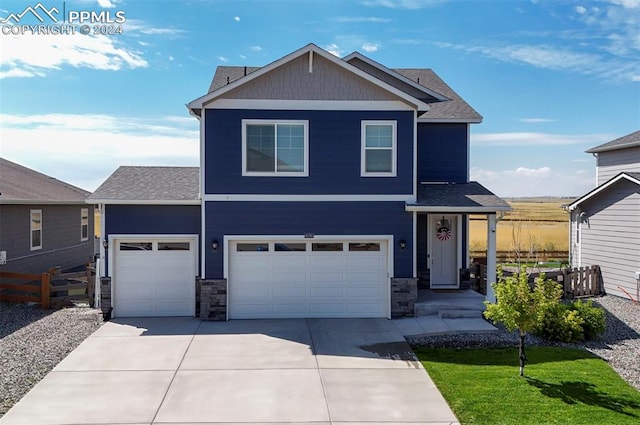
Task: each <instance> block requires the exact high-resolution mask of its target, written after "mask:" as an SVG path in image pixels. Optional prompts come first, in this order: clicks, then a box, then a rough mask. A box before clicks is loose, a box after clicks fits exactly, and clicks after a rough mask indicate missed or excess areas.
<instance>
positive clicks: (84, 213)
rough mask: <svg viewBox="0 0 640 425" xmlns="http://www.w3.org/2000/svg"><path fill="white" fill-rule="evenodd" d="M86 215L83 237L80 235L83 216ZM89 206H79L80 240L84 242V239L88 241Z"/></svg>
mask: <svg viewBox="0 0 640 425" xmlns="http://www.w3.org/2000/svg"><path fill="white" fill-rule="evenodd" d="M85 217H87V224H86V226H87V236H86V237H84V236H83V235H82V228H83V227H84V226H85V224H84V222H83V221H84V218H85ZM89 221H90V220H89V208H80V241H81V242H84V241H88V240H89Z"/></svg>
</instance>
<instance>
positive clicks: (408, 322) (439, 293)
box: [393, 289, 498, 336]
mask: <svg viewBox="0 0 640 425" xmlns="http://www.w3.org/2000/svg"><path fill="white" fill-rule="evenodd" d="M484 298H485V297H484V295H482V294H479V293H477V292H475V291H473V290H471V289H466V290H435V291H434V290H430V289H422V290H419V291H418V299H417V301H416V303H415V305H414V317H404V318H400V319H395V320H394V321H393V322H394V323H395V325H396V327H397V328H398V329H399V330H400V332H401V333H402V334H403V335H404V336H431V335H454V334H463V333H493V332H498V329H497V328H495V327H494V326H493V325H491V324H490V323H489V322H487V321H486V320H485V319H484V318H483V316H482V313H483V312H484V309H485V305H484Z"/></svg>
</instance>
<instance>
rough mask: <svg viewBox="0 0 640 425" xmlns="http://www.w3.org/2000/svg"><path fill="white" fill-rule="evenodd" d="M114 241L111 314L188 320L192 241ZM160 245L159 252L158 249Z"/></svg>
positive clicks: (191, 308) (193, 261)
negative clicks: (184, 318) (175, 317)
mask: <svg viewBox="0 0 640 425" xmlns="http://www.w3.org/2000/svg"><path fill="white" fill-rule="evenodd" d="M161 240H162V241H163V242H164V244H159V242H158V241H159V239H155V240H149V239H145V240H144V245H145V250H142V249H140V250H135V249H133V247H136V246H141V245H142V244H143V243H141V242H140V240H133V239H131V240H128V239H118V240H117V241H116V252H115V256H114V286H113V288H114V289H113V290H114V313H115V316H118V317H128V316H131V317H135V316H192V315H193V312H194V309H195V265H196V259H195V258H196V257H195V255H196V254H195V246H196V244H195V241H194V240H180V241H171V242H167V240H168V239H167V238H164V239H161ZM159 245H160V250H158V246H159Z"/></svg>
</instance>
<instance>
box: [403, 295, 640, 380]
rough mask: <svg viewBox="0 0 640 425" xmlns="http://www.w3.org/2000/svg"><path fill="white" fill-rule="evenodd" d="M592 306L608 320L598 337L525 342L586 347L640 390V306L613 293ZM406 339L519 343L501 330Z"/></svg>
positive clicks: (456, 344)
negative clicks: (577, 341)
mask: <svg viewBox="0 0 640 425" xmlns="http://www.w3.org/2000/svg"><path fill="white" fill-rule="evenodd" d="M594 305H599V306H600V307H602V308H604V309H605V313H606V319H607V328H606V330H605V332H604V333H603V334H602V335H600V337H599V338H598V339H597V340H594V341H585V342H582V343H579V344H564V343H556V342H547V341H544V340H541V339H539V338H536V337H534V336H533V335H528V336H527V344H529V345H546V346H558V347H573V348H583V349H586V350H588V351H590V352H592V353H594V354H595V355H597V356H599V357H601V358H602V359H604V360H606V361H607V362H608V363H609V364H610V365H611V367H612V368H613V369H614V370H615V371H616V372H618V374H619V375H620V376H621V377H622V378H623V379H624V380H625V381H627V382H628V383H629V384H631V385H632V386H634V387H635V388H637V389H638V390H640V305H637V304H633V303H632V302H631V301H630V300H627V299H624V298H620V297H615V296H604V297H599V298H594ZM408 340H409V343H410V344H411V345H414V346H424V347H448V348H482V347H505V346H517V345H518V342H519V341H518V337H517V334H515V333H513V334H511V333H509V332H507V331H506V330H504V329H501V331H500V332H498V333H493V334H457V335H439V336H429V337H414V338H408Z"/></svg>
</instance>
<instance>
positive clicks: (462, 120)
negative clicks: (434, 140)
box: [418, 117, 483, 124]
mask: <svg viewBox="0 0 640 425" xmlns="http://www.w3.org/2000/svg"><path fill="white" fill-rule="evenodd" d="M482 120H483V118H482V117H480V118H418V122H419V123H421V122H423V123H467V124H481V123H482Z"/></svg>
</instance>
